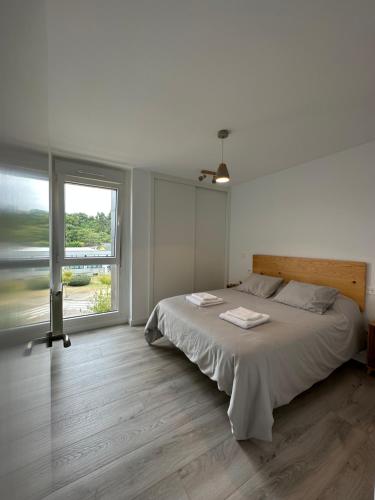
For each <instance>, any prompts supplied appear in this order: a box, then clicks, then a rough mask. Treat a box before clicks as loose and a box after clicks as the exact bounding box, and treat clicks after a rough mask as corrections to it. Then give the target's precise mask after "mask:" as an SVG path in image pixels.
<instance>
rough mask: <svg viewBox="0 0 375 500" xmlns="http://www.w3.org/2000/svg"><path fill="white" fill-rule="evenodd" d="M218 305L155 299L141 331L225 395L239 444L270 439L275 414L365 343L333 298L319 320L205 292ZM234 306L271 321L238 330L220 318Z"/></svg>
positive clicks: (349, 310) (351, 314)
mask: <svg viewBox="0 0 375 500" xmlns="http://www.w3.org/2000/svg"><path fill="white" fill-rule="evenodd" d="M210 293H213V294H215V295H217V296H219V297H222V298H223V299H224V303H223V304H220V305H217V306H212V307H206V308H200V307H198V306H195V305H193V304H191V303H190V302H188V301H187V300H186V298H185V296H183V295H182V296H177V297H172V298H168V299H164V300H162V301H160V302H159V303H158V304H157V305H156V307H155V309H154V310H153V312H152V314H151V316H150V318H149V320H148V322H147V324H146V327H145V337H146V340H147V342H148V343H149V344H152V343H153V342H155V341H156V340H157V339H158V338H160V337H162V336H165V337H167V338H168V339H169V340H170V341H171V342H172V343H173V344H174V345H175V346H176V347H177V348H179V349H180V350H181V351H183V352H184V353H185V355H186V356H187V357H188V358H189V359H190V361H192V362H193V363H195V364H196V365H197V366H198V367H199V369H200V370H201V372H202V373H204V374H205V375H207V376H208V377H210V378H211V379H212V380H214V381H216V383H217V386H218V388H219V389H220V390H221V391H225V392H226V393H227V394H228V395H229V396H230V402H229V408H228V417H229V421H230V425H231V428H232V433H233V435H234V437H235V438H236V439H237V440H243V439H250V438H257V439H262V440H267V441H271V440H272V426H273V422H274V419H273V409H274V408H277V407H278V406H281V405H284V404H287V403H289V402H290V401H291V400H292V399H293V398H294V397H295V396H297V395H298V394H300V393H301V392H303V391H305V390H306V389H308V388H309V387H311V386H312V385H313V384H314V383H316V382H318V381H320V380H322V379H324V378H326V377H327V376H328V375H329V374H330V373H331V372H332V371H333V370H335V369H336V368H337V367H338V366H340V365H341V364H342V363H344V362H345V361H347V360H349V359H350V358H351V357H352V356H353V355H354V354H355V353H357V352H358V351H359V350H360V349H361V348H362V347H363V344H364V339H365V337H364V325H363V318H362V315H361V313H360V311H359V308H358V306H357V304H356V303H355V302H354V301H353V300H351V299H349V298H347V297H344V296H342V295H339V296H338V298H337V300H336V302H335V304H334V306H333V307H332V308H331V309H329V310H328V311H327V312H326V313H325V314H323V315H320V314H316V313H312V312H309V311H304V310H301V309H297V308H294V307H290V306H287V305H284V304H280V303H277V302H274V301H273V300H272V299H263V298H259V297H256V296H255V295H251V294H247V293H243V292H240V291H238V290H235V289H223V290H213V291H210ZM238 306H243V307H247V308H249V309H252V310H254V311H257V312H260V313H265V314H269V315H270V317H271V320H270V321H269V322H268V323H265V324H262V325H260V326H257V327H255V328H252V329H250V330H243V329H241V328H239V327H237V326H234V325H232V324H230V323H228V322H226V321H223V320H221V319H220V318H219V314H220V313H222V312H224V311H227V310H228V309H233V308H235V307H238Z"/></svg>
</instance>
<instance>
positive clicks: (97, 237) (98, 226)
mask: <svg viewBox="0 0 375 500" xmlns="http://www.w3.org/2000/svg"><path fill="white" fill-rule="evenodd" d="M65 230H66V234H65V244H66V246H67V247H103V244H104V243H110V242H111V215H110V214H108V215H105V214H104V213H102V212H100V213H98V214H96V215H95V216H89V215H86V214H83V213H78V214H66V215H65Z"/></svg>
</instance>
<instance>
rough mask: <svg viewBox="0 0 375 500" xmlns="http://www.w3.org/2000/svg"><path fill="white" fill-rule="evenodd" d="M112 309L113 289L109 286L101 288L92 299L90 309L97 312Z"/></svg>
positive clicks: (100, 312)
mask: <svg viewBox="0 0 375 500" xmlns="http://www.w3.org/2000/svg"><path fill="white" fill-rule="evenodd" d="M111 310H112V300H111V290H110V288H109V287H105V288H100V289H99V290H98V291H97V292H95V293H94V296H93V297H92V299H91V306H90V311H91V312H93V313H96V314H102V313H106V312H110V311H111Z"/></svg>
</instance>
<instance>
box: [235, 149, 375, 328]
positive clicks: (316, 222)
mask: <svg viewBox="0 0 375 500" xmlns="http://www.w3.org/2000/svg"><path fill="white" fill-rule="evenodd" d="M254 253H265V254H274V255H290V256H300V257H318V258H319V257H321V258H334V259H349V260H361V261H365V262H367V263H368V281H367V287H368V288H369V287H375V142H371V143H368V144H365V145H363V146H359V147H356V148H352V149H349V150H346V151H343V152H341V153H337V154H335V155H332V156H328V157H325V158H322V159H318V160H314V161H312V162H309V163H305V164H303V165H299V166H298V167H293V168H289V169H287V170H283V171H281V172H278V173H275V174H272V175H268V176H266V177H261V178H258V179H256V180H254V181H251V182H248V183H244V184H240V185H238V186H234V187H233V188H232V194H231V227H230V264H229V273H230V279H231V280H238V279H241V278H242V279H243V278H244V277H245V276H246V273H247V272H248V270H249V269H251V256H252V255H253V254H254ZM366 311H367V314H368V316H369V317H370V318H371V319H375V295H367V307H366Z"/></svg>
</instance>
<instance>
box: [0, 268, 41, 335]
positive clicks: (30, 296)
mask: <svg viewBox="0 0 375 500" xmlns="http://www.w3.org/2000/svg"><path fill="white" fill-rule="evenodd" d="M49 286H50V285H49V270H48V267H38V268H29V267H25V268H21V267H20V268H18V269H15V268H9V269H2V270H0V330H6V329H8V328H14V327H18V326H26V325H33V324H36V323H42V322H44V321H48V322H49V319H50V318H49Z"/></svg>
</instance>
